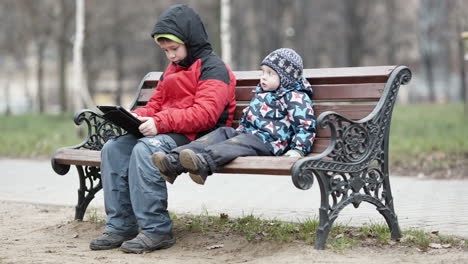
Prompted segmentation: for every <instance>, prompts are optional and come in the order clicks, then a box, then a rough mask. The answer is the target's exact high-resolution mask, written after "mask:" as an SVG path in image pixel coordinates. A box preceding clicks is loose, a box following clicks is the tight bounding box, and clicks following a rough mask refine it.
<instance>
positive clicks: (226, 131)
mask: <svg viewBox="0 0 468 264" xmlns="http://www.w3.org/2000/svg"><path fill="white" fill-rule="evenodd" d="M184 149H191V150H193V151H194V152H196V153H200V154H201V155H203V157H204V158H205V160H206V161H207V163H208V165H209V166H210V170H211V172H216V171H218V170H219V169H220V168H222V167H223V166H224V165H225V164H227V163H229V162H230V161H232V160H233V159H235V158H237V157H242V156H274V154H273V148H272V147H271V145H270V144H265V143H264V142H263V141H262V140H261V139H260V138H259V137H257V136H255V135H252V134H249V133H240V132H238V131H236V130H235V129H234V128H232V127H220V128H218V129H216V130H213V131H212V132H210V133H208V134H206V135H204V136H203V137H201V138H199V139H197V140H194V141H192V142H190V144H187V145H183V146H180V147H178V148H175V149H173V150H172V153H180V152H181V151H182V150H184Z"/></svg>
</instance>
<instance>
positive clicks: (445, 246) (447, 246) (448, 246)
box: [442, 244, 452, 248]
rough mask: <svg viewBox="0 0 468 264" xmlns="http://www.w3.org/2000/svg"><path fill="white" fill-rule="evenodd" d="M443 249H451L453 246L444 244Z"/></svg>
mask: <svg viewBox="0 0 468 264" xmlns="http://www.w3.org/2000/svg"><path fill="white" fill-rule="evenodd" d="M442 247H443V248H451V247H452V245H451V244H442Z"/></svg>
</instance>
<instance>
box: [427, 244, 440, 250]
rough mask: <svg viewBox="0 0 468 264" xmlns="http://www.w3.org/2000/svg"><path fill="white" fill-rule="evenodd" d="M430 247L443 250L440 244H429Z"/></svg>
mask: <svg viewBox="0 0 468 264" xmlns="http://www.w3.org/2000/svg"><path fill="white" fill-rule="evenodd" d="M429 247H430V248H434V249H441V248H442V245H441V244H439V243H430V244H429Z"/></svg>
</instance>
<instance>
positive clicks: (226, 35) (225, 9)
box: [220, 0, 232, 65]
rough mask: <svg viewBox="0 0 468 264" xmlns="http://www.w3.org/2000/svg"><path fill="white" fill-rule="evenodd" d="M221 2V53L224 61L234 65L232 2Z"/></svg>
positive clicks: (222, 0)
mask: <svg viewBox="0 0 468 264" xmlns="http://www.w3.org/2000/svg"><path fill="white" fill-rule="evenodd" d="M220 1H221V19H220V20H221V21H220V24H221V52H222V58H223V61H224V62H225V63H226V64H228V65H231V64H232V50H231V49H232V47H231V28H230V26H231V0H220Z"/></svg>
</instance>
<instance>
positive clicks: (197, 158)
mask: <svg viewBox="0 0 468 264" xmlns="http://www.w3.org/2000/svg"><path fill="white" fill-rule="evenodd" d="M179 158H180V163H181V164H182V167H184V168H185V169H187V170H188V172H189V173H190V174H189V175H190V178H192V180H193V181H194V182H196V183H198V184H205V181H206V177H208V175H211V171H210V167H209V166H208V163H207V162H206V160H205V158H204V157H203V156H202V155H201V154H197V153H195V152H194V151H193V150H191V149H184V150H182V151H181V152H180V154H179Z"/></svg>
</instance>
